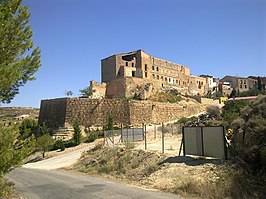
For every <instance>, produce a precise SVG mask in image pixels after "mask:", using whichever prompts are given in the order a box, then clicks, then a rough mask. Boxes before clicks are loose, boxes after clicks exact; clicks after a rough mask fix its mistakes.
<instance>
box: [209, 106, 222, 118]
mask: <svg viewBox="0 0 266 199" xmlns="http://www.w3.org/2000/svg"><path fill="white" fill-rule="evenodd" d="M206 112H207V113H208V114H209V115H213V116H216V115H220V108H219V107H218V106H208V107H207V108H206Z"/></svg>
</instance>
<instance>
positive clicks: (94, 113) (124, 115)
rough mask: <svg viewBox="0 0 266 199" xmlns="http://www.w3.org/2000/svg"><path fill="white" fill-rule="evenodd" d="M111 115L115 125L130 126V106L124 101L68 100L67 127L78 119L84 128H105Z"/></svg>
mask: <svg viewBox="0 0 266 199" xmlns="http://www.w3.org/2000/svg"><path fill="white" fill-rule="evenodd" d="M109 115H111V116H112V118H113V122H114V124H120V123H124V124H128V123H129V114H128V106H127V103H126V101H125V100H122V99H87V98H71V99H68V103H67V110H66V121H65V126H70V125H71V124H72V122H73V120H74V119H75V118H77V119H78V120H79V121H80V123H81V125H83V126H103V125H106V124H107V118H108V116H109Z"/></svg>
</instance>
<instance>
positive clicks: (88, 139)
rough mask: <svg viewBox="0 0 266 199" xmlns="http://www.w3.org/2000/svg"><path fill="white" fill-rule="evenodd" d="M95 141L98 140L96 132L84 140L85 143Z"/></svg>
mask: <svg viewBox="0 0 266 199" xmlns="http://www.w3.org/2000/svg"><path fill="white" fill-rule="evenodd" d="M96 139H98V133H97V132H91V133H90V134H89V136H88V138H87V140H86V142H94V141H95V140H96Z"/></svg>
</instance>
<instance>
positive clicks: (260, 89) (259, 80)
mask: <svg viewBox="0 0 266 199" xmlns="http://www.w3.org/2000/svg"><path fill="white" fill-rule="evenodd" d="M258 90H259V91H262V84H261V79H260V77H258Z"/></svg>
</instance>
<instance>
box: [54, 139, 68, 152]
mask: <svg viewBox="0 0 266 199" xmlns="http://www.w3.org/2000/svg"><path fill="white" fill-rule="evenodd" d="M57 149H60V150H61V151H64V150H65V143H64V142H63V141H62V140H56V142H55V143H54V146H53V149H52V150H57Z"/></svg>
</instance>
